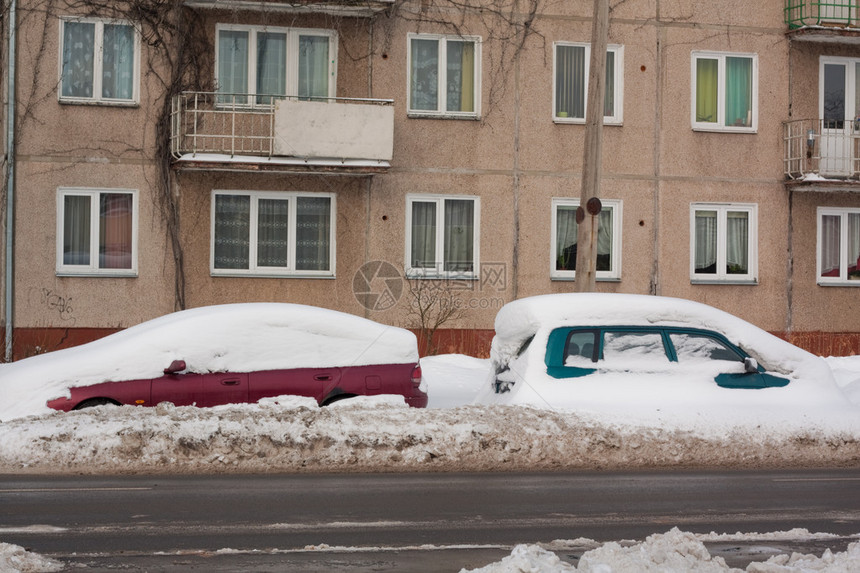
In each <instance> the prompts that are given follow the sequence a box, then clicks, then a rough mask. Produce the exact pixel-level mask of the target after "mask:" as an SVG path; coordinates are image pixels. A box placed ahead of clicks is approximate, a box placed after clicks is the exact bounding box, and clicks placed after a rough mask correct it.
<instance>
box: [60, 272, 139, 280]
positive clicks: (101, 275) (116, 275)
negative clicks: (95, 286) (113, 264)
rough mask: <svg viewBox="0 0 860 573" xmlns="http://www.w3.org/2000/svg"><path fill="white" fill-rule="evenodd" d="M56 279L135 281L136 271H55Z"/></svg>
mask: <svg viewBox="0 0 860 573" xmlns="http://www.w3.org/2000/svg"><path fill="white" fill-rule="evenodd" d="M57 276H58V277H77V278H85V279H136V278H137V276H138V274H137V271H124V272H116V271H114V272H110V271H69V270H63V271H57Z"/></svg>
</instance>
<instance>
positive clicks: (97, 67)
mask: <svg viewBox="0 0 860 573" xmlns="http://www.w3.org/2000/svg"><path fill="white" fill-rule="evenodd" d="M69 22H74V23H92V24H95V34H94V39H93V95H92V97H72V96H64V95H63V48H64V46H63V40H64V37H65V27H66V23H69ZM105 24H119V25H124V26H129V27H131V28H132V29H133V30H134V73H133V78H132V92H133V95H132V97H131V99H120V98H104V97H102V73H103V68H102V66H103V65H104V64H103V60H104V26H105ZM59 28H60V40H59V46H60V53H59V57H58V61H59V66H58V67H59V70H58V76H59V77H58V80H57V97H58V99H59V101H60V102H62V103H90V104H102V105H116V106H123V105H125V106H133V105H138V104H139V103H140V31H139V30H138V28H137V26H135V25H134V24H133V23H131V22H129V21H126V20H111V19H107V18H77V17H63V18H60V26H59Z"/></svg>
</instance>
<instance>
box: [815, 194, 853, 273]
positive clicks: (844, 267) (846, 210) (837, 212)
mask: <svg viewBox="0 0 860 573" xmlns="http://www.w3.org/2000/svg"><path fill="white" fill-rule="evenodd" d="M849 214H857V215H860V208H850V207H818V209H817V213H816V217H815V221H816V227H817V230H816V248H815V276H816V279H817V282H818V284H819V285H821V286H848V287H860V280H848V267H849V266H850V265H849V261H848V239H849V237H848V215H849ZM825 215H826V216H831V217H833V216H836V217H839V276H838V277H823V276H821V271H822V263H823V259H824V257H823V250H824V241H823V236H822V233H823V225H822V224H821V220H822V217H824V216H825Z"/></svg>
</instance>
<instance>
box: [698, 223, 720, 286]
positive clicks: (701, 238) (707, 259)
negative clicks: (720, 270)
mask: <svg viewBox="0 0 860 573" xmlns="http://www.w3.org/2000/svg"><path fill="white" fill-rule="evenodd" d="M695 271H696V273H705V274H715V273H716V272H717V212H716V211H696V261H695Z"/></svg>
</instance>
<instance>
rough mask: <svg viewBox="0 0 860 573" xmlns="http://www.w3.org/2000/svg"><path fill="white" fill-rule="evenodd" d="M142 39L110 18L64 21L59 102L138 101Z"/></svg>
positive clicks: (61, 36) (125, 26)
mask: <svg viewBox="0 0 860 573" xmlns="http://www.w3.org/2000/svg"><path fill="white" fill-rule="evenodd" d="M139 51H140V38H139V36H138V33H137V31H136V30H135V29H134V26H132V25H131V24H128V23H125V22H118V21H111V20H94V19H81V20H61V24H60V55H61V58H62V61H61V62H60V68H61V69H60V90H59V91H60V101H68V102H102V103H136V102H137V98H138V71H137V69H138V65H139V64H138V61H139Z"/></svg>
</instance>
